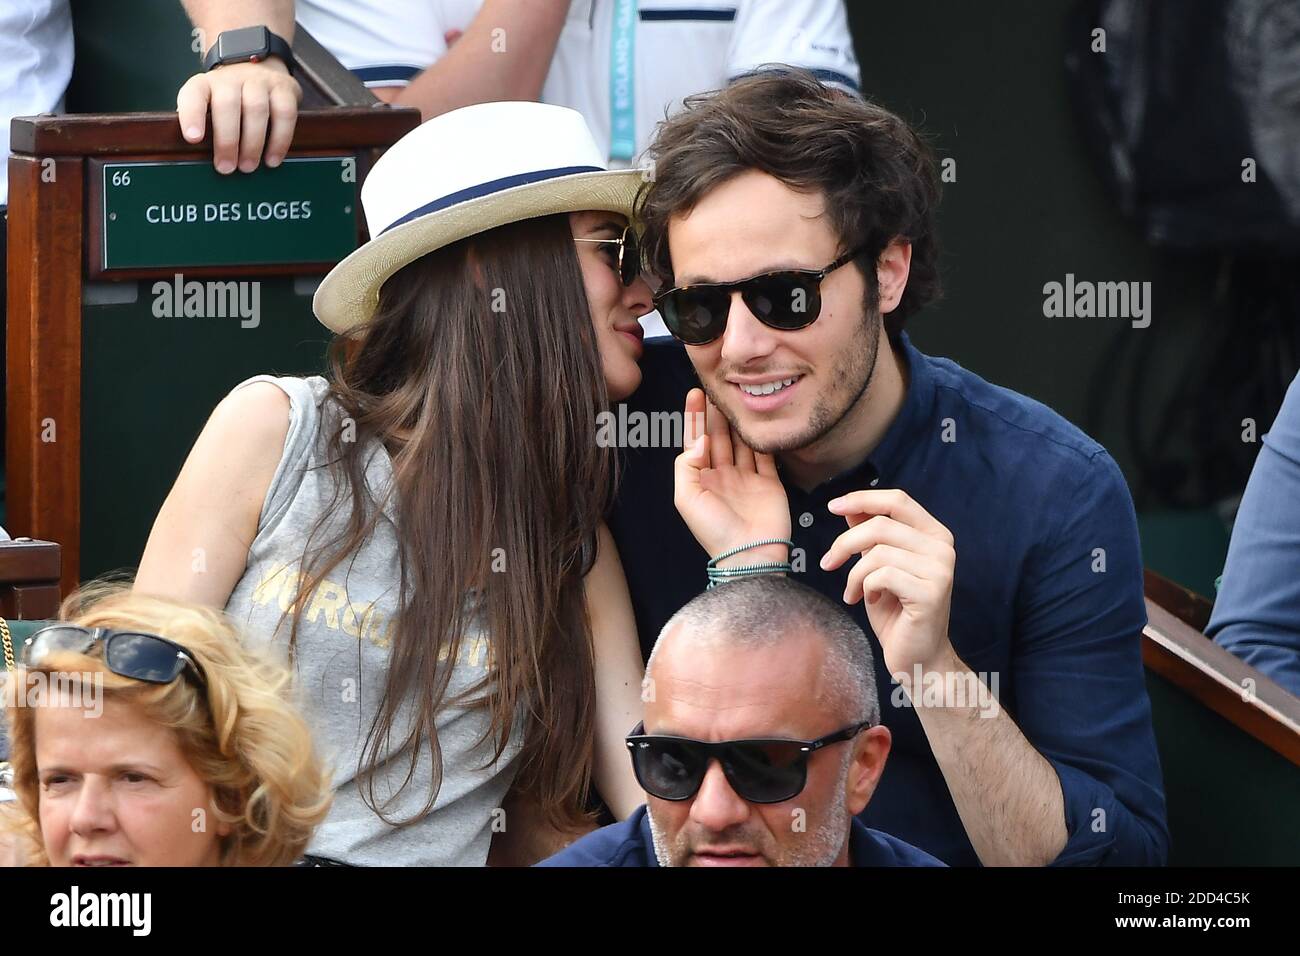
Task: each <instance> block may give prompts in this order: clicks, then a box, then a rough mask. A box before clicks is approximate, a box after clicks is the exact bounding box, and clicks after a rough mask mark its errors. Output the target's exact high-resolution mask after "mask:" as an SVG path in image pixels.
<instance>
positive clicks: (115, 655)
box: [23, 624, 208, 689]
mask: <svg viewBox="0 0 1300 956" xmlns="http://www.w3.org/2000/svg"><path fill="white" fill-rule="evenodd" d="M98 642H102V643H103V645H104V663H105V665H107V667H108V669H109V670H110V671H112V672H113V673H114V674H118V675H120V676H122V677H129V678H131V679H132V680H139V681H145V682H147V683H150V684H170V683H171V682H172V681H174V680H175V679H176V678H178V677H180V676H181V674H182V673H183V672H184V671H185V670H186V669H188V670H189V671H190V673H191V674H192V675H193V677H194V680H195V681H196V682H197V684H198V686H199V687H200V688H203V689H206V688H207V686H208V682H207V679H206V678H205V677H204V675H203V669H202V668H201V667H199V664H198V661H196V660H195V659H194V658H193V657H192V656H191V655H190V652H189V651H187V650H186V649H185V648H183V647H181V645H179V644H177V643H176V642H175V641H169V640H167V638H165V637H159V636H158V635H157V634H141V633H138V632H136V631H115V630H112V629H111V628H107V627H96V628H85V627H78V626H77V625H75V624H54V625H51V626H50V627H43V628H41V629H40V630H39V631H37V632H36V633H35V634H33V635H32V636H31V637H29V638H27V640H26V641H24V642H23V663H24V664H26V665H27V666H29V667H40V666H41V665H42V664H43V663H44V662H45V660H46V658H48V657H49V656H50V655H51V654H56V653H58V652H60V651H69V652H72V653H75V654H84V653H86V652H87V651H89V650H90V649H91V648H92V647H94V645H95V644H96V643H98Z"/></svg>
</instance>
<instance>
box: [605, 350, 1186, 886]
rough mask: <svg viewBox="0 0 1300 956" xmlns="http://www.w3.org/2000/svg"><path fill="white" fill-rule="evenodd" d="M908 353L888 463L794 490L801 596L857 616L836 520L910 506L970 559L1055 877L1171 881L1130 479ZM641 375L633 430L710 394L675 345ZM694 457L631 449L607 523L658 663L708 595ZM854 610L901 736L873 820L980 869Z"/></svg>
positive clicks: (965, 627)
mask: <svg viewBox="0 0 1300 956" xmlns="http://www.w3.org/2000/svg"><path fill="white" fill-rule="evenodd" d="M894 348H895V350H896V351H898V352H899V353H900V354H901V357H902V358H903V360H904V362H905V364H906V366H907V370H908V383H907V394H906V397H905V399H904V402H903V405H902V407H901V409H900V411H899V413H898V415H897V417H896V418H895V420H894V421H893V423H892V424H891V425H890V426H889V428H888V429H887V431H886V433H885V435H884V437H883V438H882V439H881V441H880V444H879V446H878V447H877V448H875V449H874V450H873V451H872V452H871V453H870V454H869V455H868V457H867V458H866V460H865V461H863V462H862V464H861V465H859V466H858V467H856V468H853V469H851V470H849V471H848V472H846V473H844V474H841V475H838V476H836V477H835V478H832V479H831V480H829V481H827V482H825V483H823V484H821V485H819V486H818V487H817V488H815V489H813V490H812V491H811V492H807V493H806V492H804V491H802V490H801V489H800V488H799V487H798V486H796V485H794V484H793V483H792V482H790V481H785V482H784V483H785V489H786V494H787V495H788V496H789V501H790V514H791V527H792V529H793V532H792V534H793V541H794V543H795V549H794V551H793V553H792V556H791V557H792V562H793V563H794V565H795V569H796V572H797V573H796V577H797V579H798V580H800V581H802V582H803V583H805V584H808V585H810V586H812V587H813V588H815V589H816V590H818V591H820V592H821V593H823V594H825V595H826V596H828V597H830V598H831V599H833V600H835V601H837V602H842V599H843V594H844V585H845V582H846V580H847V578H848V574H849V571H850V570H851V569H852V568H853V565H854V564H855V563H856V561H855V560H849V561H846V562H845V563H844V564H843V566H841V567H840V568H838V569H837V570H835V571H832V572H826V571H823V570H821V568H820V567H819V562H820V560H821V557H822V555H823V554H825V553H826V551H827V549H828V548H829V547H830V545H831V543H832V542H833V541H834V540H835V538H836V537H838V536H839V535H840V534H841V533H842V532H843V531H844V530H845V529H846V528H847V527H848V526H847V524H846V523H845V520H844V519H843V518H842V517H839V516H837V515H833V514H831V513H830V512H829V511H828V510H827V508H826V505H827V503H828V502H829V501H831V500H832V499H833V498H837V497H839V496H840V495H843V494H845V493H847V492H850V491H859V490H862V489H866V488H900V489H902V490H903V491H905V492H907V494H908V495H910V496H911V497H912V498H913V499H914V500H916V502H917V503H918V504H920V505H921V507H923V508H924V509H925V510H926V511H928V512H929V513H930V514H931V515H933V516H934V517H935V519H937V520H938V521H940V522H941V523H942V524H943V525H944V526H945V527H947V528H948V530H949V531H951V532H952V535H953V538H954V540H955V543H956V554H957V563H956V569H955V573H954V581H953V595H952V614H951V620H950V624H949V639H950V641H951V642H952V645H953V648H954V649H955V651H956V652H957V655H958V656H959V657H960V658H961V659H962V660H963V661H964V662H965V663H966V665H967V666H968V667H969V668H970V669H971V670H973V671H975V672H977V673H980V674H982V675H987V676H986V677H985V682H986V683H987V684H989V685H990V687H991V686H992V682H993V681H994V680H996V681H997V684H998V686H997V692H998V693H997V696H998V700H999V701H1000V703H1001V706H1002V707H1003V708H1005V710H1006V711H1007V713H1008V714H1009V715H1010V716H1011V718H1012V719H1013V720H1014V721H1015V723H1016V725H1017V726H1018V727H1019V728H1020V731H1021V733H1023V734H1024V735H1025V737H1026V739H1027V740H1028V741H1029V742H1030V743H1031V744H1032V745H1033V746H1034V748H1035V749H1036V750H1037V751H1038V752H1039V753H1040V754H1042V755H1043V757H1044V758H1046V759H1047V760H1048V761H1049V762H1050V763H1051V765H1052V766H1053V768H1054V769H1055V770H1056V772H1057V774H1058V776H1059V777H1060V780H1061V789H1062V792H1063V793H1064V797H1065V821H1066V826H1067V829H1068V831H1069V841H1068V843H1067V844H1066V847H1065V849H1064V850H1063V851H1062V853H1061V854H1060V856H1059V857H1058V858H1057V860H1056V862H1057V863H1058V864H1083V865H1089V864H1139V865H1161V864H1163V863H1164V862H1165V859H1166V856H1167V853H1168V842H1169V835H1168V830H1167V828H1166V825H1165V801H1164V789H1163V784H1162V781H1161V776H1160V763H1159V757H1158V756H1157V753H1156V744H1155V736H1154V733H1153V731H1152V727H1151V704H1150V701H1149V699H1148V697H1147V692H1146V684H1145V681H1144V674H1143V668H1142V656H1141V634H1142V628H1143V627H1144V626H1145V624H1146V607H1145V605H1144V603H1143V597H1142V559H1141V554H1140V550H1139V546H1138V534H1137V521H1136V517H1135V515H1134V512H1133V502H1132V499H1131V497H1130V496H1129V492H1128V487H1127V485H1126V484H1125V483H1124V478H1123V475H1122V474H1121V473H1120V471H1119V468H1118V467H1117V466H1116V465H1115V462H1114V461H1113V460H1112V459H1111V457H1110V455H1108V454H1107V453H1106V450H1105V449H1103V448H1102V447H1101V446H1100V445H1098V444H1097V443H1096V442H1094V441H1093V440H1092V439H1090V438H1088V437H1087V436H1086V435H1084V434H1083V433H1082V432H1081V431H1079V429H1077V428H1075V427H1074V426H1073V425H1071V424H1070V423H1069V422H1067V421H1066V420H1065V419H1063V418H1062V417H1061V416H1059V415H1057V414H1056V413H1055V412H1053V411H1051V410H1050V409H1049V408H1047V407H1046V406H1044V405H1042V404H1040V403H1038V402H1035V401H1033V400H1032V399H1029V398H1026V397H1025V396H1023V395H1018V394H1016V393H1015V392H1012V391H1009V390H1007V389H1004V388H999V387H997V386H995V385H990V384H989V383H988V382H985V381H984V380H983V379H981V378H980V377H979V376H977V375H975V374H973V373H971V372H968V371H966V370H965V369H963V368H961V367H960V366H959V365H957V364H956V363H955V362H952V361H949V360H947V359H940V358H932V357H930V356H926V355H923V354H921V353H920V352H919V351H917V350H916V348H915V347H913V346H912V344H911V343H910V342H909V341H908V339H907V336H906V334H904V335H902V336H900V338H899V339H898V340H897V342H895V343H894ZM642 370H643V373H644V378H643V381H642V385H641V387H640V388H639V389H638V390H637V392H636V393H635V394H634V395H633V396H632V397H631V398H630V399H629V401H628V403H627V405H628V408H627V409H626V410H619V414H626V415H628V416H632V415H636V413H638V412H640V413H642V414H644V415H649V414H652V413H654V412H663V411H680V410H681V409H682V407H683V405H684V403H685V396H686V392H687V391H688V390H689V389H690V388H691V387H693V386H695V385H697V384H698V380H697V378H696V375H695V371H694V369H693V368H692V367H691V364H690V361H689V359H688V358H687V356H686V353H685V350H684V349H683V348H682V347H681V346H680V345H678V344H677V343H676V342H673V341H672V340H670V339H653V340H650V341H649V342H647V343H646V351H645V357H644V359H643V360H642ZM635 420H636V419H635V418H628V421H629V422H632V421H635ZM643 433H644V430H643ZM678 451H679V449H677V448H672V447H658V448H655V447H640V448H627V449H625V450H624V452H623V456H622V458H623V461H622V464H623V472H622V476H621V482H620V486H619V491H618V498H617V502H616V504H615V508H614V512H613V514H612V515H611V517H610V529H611V530H612V532H613V534H614V538H615V540H616V541H617V543H618V547H619V555H620V557H621V559H622V562H623V568H624V571H625V572H626V574H627V581H628V586H629V588H630V590H631V594H632V604H633V609H634V611H635V613H636V619H637V627H638V631H639V634H640V637H641V644H642V651H643V653H644V654H645V655H646V656H647V657H648V655H649V651H650V648H651V647H652V646H653V644H654V641H655V639H656V637H657V636H658V634H659V631H660V630H661V629H662V627H663V625H664V624H665V623H666V622H667V620H668V618H669V617H671V616H672V614H673V613H674V612H676V611H677V610H678V609H679V608H680V607H681V606H682V605H684V604H685V603H686V602H687V601H689V600H690V599H691V598H692V597H694V596H695V595H697V594H698V593H700V591H702V590H704V588H705V587H706V586H707V583H708V581H707V577H706V575H705V562H706V561H707V560H708V556H707V555H706V554H705V553H704V551H703V550H702V549H701V548H700V546H699V545H698V544H697V543H696V541H695V539H694V538H693V537H692V536H691V533H690V531H689V530H688V529H687V527H686V524H685V523H684V522H683V521H682V519H681V517H680V516H679V515H678V514H677V511H676V509H675V508H674V506H673V500H672V499H673V459H674V458H675V457H676V455H677V453H678ZM801 518H802V520H801ZM844 606H845V607H846V608H848V606H847V605H844ZM848 610H849V613H850V614H851V615H852V616H853V618H854V620H856V621H857V623H858V624H859V626H861V627H862V629H863V630H864V631H865V632H866V633H867V634H868V635H869V636H870V638H871V641H872V649H873V651H874V653H875V663H876V680H877V686H878V689H879V693H880V705H881V715H882V720H883V723H884V724H885V725H886V726H888V727H889V729H890V731H891V732H892V734H893V748H892V750H891V752H890V756H889V761H888V763H887V764H886V766H885V771H884V774H883V776H882V778H881V781H880V784H879V787H878V788H877V790H876V792H875V794H874V795H873V797H872V800H871V803H870V805H869V806H868V807H867V809H866V810H865V811H864V812H863V814H862V816H861V819H862V821H863V822H864V823H865V824H866V825H867V826H870V827H874V828H876V829H879V830H883V831H884V832H886V833H890V834H893V835H894V836H896V837H898V838H900V839H902V840H905V841H906V842H908V843H910V844H913V845H915V846H918V847H920V848H922V849H923V850H926V851H928V852H929V853H932V854H934V855H935V856H937V857H938V858H939V859H941V860H943V861H944V862H945V863H948V864H950V865H963V864H966V865H974V864H977V863H978V862H979V859H978V857H977V855H976V853H975V850H974V848H973V847H972V846H971V843H970V840H969V839H968V838H967V836H966V832H965V829H964V828H963V826H962V823H961V820H960V818H959V817H958V815H957V809H956V806H955V805H954V804H953V801H952V797H951V796H950V795H949V792H948V788H947V786H946V785H945V783H944V779H943V776H942V774H941V772H940V770H939V765H938V763H937V761H936V760H935V759H934V756H933V754H932V753H931V751H930V747H929V745H928V743H927V741H926V737H925V734H924V732H923V730H922V727H921V723H920V721H919V719H918V718H917V716H916V713H915V711H914V710H912V709H911V708H910V707H909V706H905V704H906V701H907V698H906V695H904V694H903V693H902V689H901V688H900V687H898V685H896V684H894V683H893V682H892V681H891V679H890V676H889V674H888V673H887V672H886V669H885V663H884V656H883V654H882V653H881V650H880V644H879V642H878V641H876V639H875V635H874V634H873V633H872V630H871V625H870V623H869V622H868V620H867V616H866V612H865V610H864V606H863V603H862V602H859V603H858V604H856V605H854V606H853V607H851V608H848Z"/></svg>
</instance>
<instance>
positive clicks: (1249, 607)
mask: <svg viewBox="0 0 1300 956" xmlns="http://www.w3.org/2000/svg"><path fill="white" fill-rule="evenodd" d="M1263 444H1264V447H1263V448H1261V449H1260V450H1259V457H1258V458H1256V459H1255V467H1254V468H1253V469H1251V472H1250V481H1248V482H1247V483H1246V491H1245V494H1243V495H1242V497H1241V507H1240V508H1239V509H1238V510H1237V520H1236V522H1235V523H1234V524H1233V527H1232V541H1231V542H1230V543H1229V545H1228V561H1227V564H1226V565H1224V568H1223V585H1222V586H1221V587H1220V588H1219V594H1218V597H1216V598H1215V600H1214V611H1213V612H1212V613H1211V615H1210V624H1209V626H1208V627H1207V628H1206V629H1205V633H1206V634H1208V635H1209V636H1210V637H1212V638H1214V640H1215V641H1217V642H1218V643H1219V644H1222V645H1223V646H1224V647H1226V648H1227V649H1228V650H1230V651H1232V653H1234V654H1236V655H1237V656H1238V657H1240V658H1241V659H1242V660H1244V661H1245V662H1246V663H1247V664H1250V665H1252V666H1254V667H1257V668H1259V669H1260V670H1261V671H1263V672H1264V673H1265V674H1267V675H1268V676H1269V677H1271V678H1273V680H1275V681H1277V682H1278V683H1279V684H1281V685H1282V686H1283V687H1285V688H1286V689H1287V690H1289V691H1290V692H1291V693H1293V694H1296V695H1297V696H1300V573H1297V570H1296V569H1297V567H1298V566H1300V376H1297V377H1296V379H1295V380H1294V381H1293V382H1292V383H1291V387H1290V388H1289V389H1287V392H1286V398H1285V399H1283V401H1282V408H1281V410H1280V411H1279V412H1278V413H1277V418H1276V419H1274V421H1273V427H1272V428H1271V429H1270V430H1269V432H1268V434H1267V435H1265V436H1264V438H1263Z"/></svg>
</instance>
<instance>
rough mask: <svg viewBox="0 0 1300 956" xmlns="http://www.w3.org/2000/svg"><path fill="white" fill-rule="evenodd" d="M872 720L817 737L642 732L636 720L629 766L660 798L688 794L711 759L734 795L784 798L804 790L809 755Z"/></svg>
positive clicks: (692, 793)
mask: <svg viewBox="0 0 1300 956" xmlns="http://www.w3.org/2000/svg"><path fill="white" fill-rule="evenodd" d="M870 726H871V724H870V723H869V722H868V723H862V724H854V725H853V726H851V727H845V728H844V729H843V730H837V731H835V733H833V734H827V735H826V736H825V737H818V738H817V739H816V740H781V739H775V740H769V739H758V740H721V741H717V742H710V741H707V740H693V739H691V738H690V737H666V736H661V735H658V734H646V733H644V731H645V723H644V722H642V723H639V724H637V725H636V727H634V728H633V730H632V733H631V734H629V735H628V737H627V748H628V750H629V751H630V752H631V754H632V770H633V772H635V773H636V779H637V782H638V783H640V784H641V789H642V790H644V791H645V792H646V793H648V794H650V796H652V797H658V798H659V799H660V800H689V799H690V798H691V797H693V796H695V794H696V793H697V792H698V791H699V789H700V785H701V784H702V783H704V776H705V774H707V773H708V771H709V763H710V762H711V761H713V760H716V761H718V763H719V764H721V765H722V772H723V773H724V774H725V775H726V777H727V782H728V783H729V784H731V789H732V790H734V791H736V795H737V796H739V797H740V798H741V799H742V800H746V801H748V802H749V803H782V802H784V801H786V800H789V799H791V798H792V797H795V796H797V795H798V794H799V793H801V792H802V791H803V788H804V785H805V784H807V782H808V758H809V757H811V756H812V755H813V753H814V752H816V751H818V750H821V749H822V748H823V747H828V746H830V745H831V744H837V743H840V742H841V741H845V740H852V739H853V738H854V737H856V736H857V735H858V734H860V733H862V731H864V730H866V729H867V728H868V727H870Z"/></svg>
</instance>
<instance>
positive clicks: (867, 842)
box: [541, 575, 942, 866]
mask: <svg viewBox="0 0 1300 956" xmlns="http://www.w3.org/2000/svg"><path fill="white" fill-rule="evenodd" d="M646 678H647V679H646V685H645V686H646V693H645V695H644V696H645V698H646V705H645V720H644V721H643V725H644V726H643V727H639V728H637V729H636V730H634V731H633V734H632V736H631V737H629V738H628V743H629V751H630V754H631V758H632V765H633V768H634V769H635V770H636V774H637V779H638V780H640V781H641V785H642V786H643V787H644V788H645V790H646V793H647V805H646V806H644V807H641V808H640V809H639V810H637V811H636V812H635V813H633V814H632V815H631V816H630V817H628V818H627V819H626V820H624V821H623V822H621V823H617V824H614V825H613V826H609V827H605V828H603V829H601V830H597V831H596V832H594V833H590V834H588V835H587V836H585V837H583V838H582V839H580V840H578V841H577V842H576V843H573V844H571V845H570V846H569V847H568V848H566V849H564V850H562V851H560V852H559V853H558V854H556V855H555V856H553V857H551V858H550V859H549V860H545V861H543V863H542V864H541V865H543V866H941V865H942V864H941V863H939V861H938V860H936V859H934V857H932V856H930V854H928V853H924V852H922V851H921V850H918V849H916V847H913V846H909V845H908V844H906V843H904V842H903V841H901V840H897V839H895V838H893V837H891V836H887V835H885V834H883V833H879V832H877V831H875V830H870V829H868V828H867V827H866V826H864V825H863V824H862V822H861V821H859V820H858V819H856V817H855V816H854V815H855V814H857V813H860V812H861V811H862V809H863V807H865V806H866V805H867V803H868V801H870V800H871V794H872V792H873V791H874V790H875V789H876V784H877V782H878V781H879V779H880V773H881V771H882V770H884V768H885V759H886V758H887V757H888V756H889V730H888V729H886V728H885V727H882V726H880V706H879V704H878V702H877V700H876V682H875V671H874V667H873V665H872V660H871V645H870V644H869V643H868V642H867V637H866V635H865V634H863V633H862V629H861V628H859V627H858V626H857V625H856V624H854V623H853V621H852V620H850V619H849V616H848V615H847V614H845V613H844V611H843V610H842V609H841V608H839V607H837V606H836V605H835V604H834V603H833V602H831V601H828V600H827V599H826V598H824V597H822V596H821V595H820V594H818V593H817V592H815V591H813V590H812V589H810V588H808V587H805V586H804V585H802V584H798V583H796V582H795V581H793V580H791V579H788V578H785V577H779V576H775V575H761V576H755V577H750V578H745V579H743V580H738V581H733V582H730V583H728V584H725V585H723V586H721V587H718V588H716V589H714V590H710V591H705V592H704V593H703V594H701V595H699V596H698V597H696V598H694V599H693V600H692V601H691V602H690V603H689V604H687V605H686V606H685V607H683V608H682V609H681V610H680V611H678V612H677V613H676V614H675V615H673V617H672V618H671V619H670V620H669V622H668V624H667V625H666V626H665V627H664V630H663V633H662V634H661V635H660V637H659V641H658V643H657V644H656V645H655V649H654V653H653V654H651V656H650V663H649V666H648V668H647V671H646ZM744 741H750V743H744ZM754 741H763V742H762V743H755V742H754ZM800 741H802V742H804V744H802V745H801V744H800V743H799V742H800ZM809 744H810V745H811V747H812V748H813V749H810V750H807V749H803V747H804V746H805V745H809ZM710 748H712V749H710Z"/></svg>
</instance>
